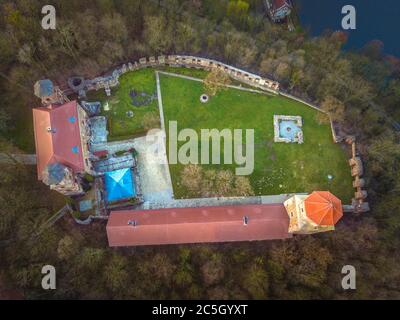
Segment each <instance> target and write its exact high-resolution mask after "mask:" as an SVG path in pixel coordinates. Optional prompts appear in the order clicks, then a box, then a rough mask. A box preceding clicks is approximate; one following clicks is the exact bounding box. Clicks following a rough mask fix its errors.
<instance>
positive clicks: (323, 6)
mask: <svg viewBox="0 0 400 320" xmlns="http://www.w3.org/2000/svg"><path fill="white" fill-rule="evenodd" d="M292 1H293V2H295V3H297V4H298V5H299V7H300V12H299V16H300V21H301V24H302V25H303V27H305V28H309V30H310V32H311V34H312V35H314V36H318V35H320V34H321V33H322V32H323V31H324V30H326V29H331V30H343V29H342V26H341V21H342V18H343V16H344V15H343V14H342V13H341V12H342V7H343V6H345V5H353V6H354V7H355V9H356V23H357V24H356V27H357V29H356V30H345V31H347V32H348V34H349V39H348V43H347V44H346V46H345V49H357V48H361V47H363V46H364V45H365V44H366V43H367V42H369V41H371V40H374V39H378V40H380V41H382V42H383V43H384V51H385V53H388V54H393V55H396V56H398V57H400V0H292Z"/></svg>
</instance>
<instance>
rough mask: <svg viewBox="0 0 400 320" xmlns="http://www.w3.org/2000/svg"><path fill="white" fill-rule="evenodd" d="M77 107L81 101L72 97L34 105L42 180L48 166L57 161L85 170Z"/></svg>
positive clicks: (34, 121) (39, 171)
mask: <svg viewBox="0 0 400 320" xmlns="http://www.w3.org/2000/svg"><path fill="white" fill-rule="evenodd" d="M77 108H78V105H77V102H76V101H71V102H68V103H66V104H63V105H59V106H57V105H52V106H49V107H47V108H35V109H33V124H34V130H35V144H36V156H37V171H38V178H39V180H41V179H42V172H43V170H44V169H45V168H46V166H47V165H48V164H51V163H54V162H60V163H62V164H64V165H66V166H68V167H70V168H71V169H72V170H74V171H77V172H79V171H83V170H84V162H83V154H82V145H81V140H80V131H79V120H78V109H77Z"/></svg>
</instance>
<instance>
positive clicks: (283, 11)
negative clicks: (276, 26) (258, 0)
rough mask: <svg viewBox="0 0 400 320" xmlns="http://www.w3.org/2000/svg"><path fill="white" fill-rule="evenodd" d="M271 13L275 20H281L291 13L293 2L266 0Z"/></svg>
mask: <svg viewBox="0 0 400 320" xmlns="http://www.w3.org/2000/svg"><path fill="white" fill-rule="evenodd" d="M265 3H266V5H267V7H268V11H269V15H270V17H271V19H272V20H273V21H275V22H276V21H280V20H283V19H284V18H286V17H287V16H288V15H290V13H291V11H292V4H291V2H290V0H265Z"/></svg>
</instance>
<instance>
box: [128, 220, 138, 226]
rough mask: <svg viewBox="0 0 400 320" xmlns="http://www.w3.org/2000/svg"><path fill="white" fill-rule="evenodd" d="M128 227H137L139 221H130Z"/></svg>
mask: <svg viewBox="0 0 400 320" xmlns="http://www.w3.org/2000/svg"><path fill="white" fill-rule="evenodd" d="M128 225H130V226H132V227H136V226H137V221H136V220H128Z"/></svg>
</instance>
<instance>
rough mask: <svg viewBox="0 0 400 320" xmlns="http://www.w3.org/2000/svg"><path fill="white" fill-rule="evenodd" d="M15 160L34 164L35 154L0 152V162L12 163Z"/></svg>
mask: <svg viewBox="0 0 400 320" xmlns="http://www.w3.org/2000/svg"><path fill="white" fill-rule="evenodd" d="M15 162H18V163H21V164H26V165H35V164H36V154H22V153H21V154H6V153H0V163H9V164H13V163H15Z"/></svg>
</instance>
